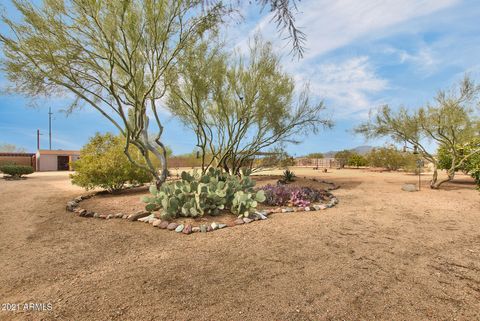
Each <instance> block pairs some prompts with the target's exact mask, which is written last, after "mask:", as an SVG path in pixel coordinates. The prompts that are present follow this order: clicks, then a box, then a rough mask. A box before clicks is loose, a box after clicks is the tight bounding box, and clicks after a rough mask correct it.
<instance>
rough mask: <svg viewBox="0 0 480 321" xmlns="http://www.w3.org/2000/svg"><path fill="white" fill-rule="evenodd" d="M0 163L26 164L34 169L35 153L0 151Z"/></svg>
mask: <svg viewBox="0 0 480 321" xmlns="http://www.w3.org/2000/svg"><path fill="white" fill-rule="evenodd" d="M0 165H26V166H32V167H33V169H34V170H36V160H35V154H32V153H0Z"/></svg>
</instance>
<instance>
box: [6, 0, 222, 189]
mask: <svg viewBox="0 0 480 321" xmlns="http://www.w3.org/2000/svg"><path fill="white" fill-rule="evenodd" d="M39 2H40V3H39ZM215 2H216V3H213V4H211V5H208V6H202V4H201V2H200V1H197V0H163V1H151V0H135V1H98V0H82V1H77V0H44V1H36V2H35V4H32V3H31V1H17V0H14V1H13V3H14V5H13V7H14V9H15V12H16V14H15V15H10V14H7V13H6V12H2V14H1V18H0V19H1V20H2V22H3V24H2V27H1V30H2V31H1V33H0V43H1V44H2V51H3V52H2V55H1V56H2V61H1V69H2V71H3V72H4V73H5V76H6V77H7V78H8V80H9V81H10V82H11V84H12V86H9V89H10V90H12V91H14V92H16V93H20V94H24V95H25V96H27V97H31V98H33V100H35V97H37V96H49V95H59V96H64V95H65V94H66V93H69V94H72V95H74V96H75V99H72V100H71V101H72V104H71V105H70V106H68V107H67V110H68V111H69V112H72V111H74V110H75V109H77V108H78V107H81V106H82V105H88V106H90V107H92V108H94V109H96V110H97V111H99V112H100V113H101V114H102V115H103V116H104V117H105V118H106V119H108V121H109V122H110V123H111V124H112V125H113V126H114V127H115V128H116V129H117V130H118V131H119V132H120V133H121V134H122V135H123V136H125V137H127V138H128V139H126V140H125V149H126V152H127V153H129V152H130V148H129V146H130V145H133V146H134V147H135V148H136V149H138V150H139V151H140V153H136V154H135V155H133V153H135V152H132V155H131V156H130V158H129V160H130V161H131V162H136V159H137V158H138V157H137V155H141V157H140V158H139V159H140V160H141V162H136V163H137V165H140V166H142V167H143V168H144V169H145V170H147V171H149V172H150V174H151V175H153V176H154V177H155V180H156V184H157V185H160V184H161V183H162V182H163V181H164V180H165V179H166V173H167V163H166V153H167V151H166V150H165V146H164V144H163V143H162V141H161V139H162V134H163V132H164V125H163V123H162V119H161V114H160V108H161V107H160V105H163V104H161V103H160V101H161V100H162V99H161V98H162V97H164V95H165V91H166V90H167V89H168V84H169V83H170V79H168V78H170V77H172V78H173V79H176V78H181V77H180V76H179V75H175V73H174V68H172V67H173V66H174V65H176V64H178V63H179V59H181V57H179V56H180V55H181V53H182V51H183V50H185V48H189V47H191V46H192V45H193V44H194V43H195V42H197V41H199V40H200V39H202V37H203V36H205V35H206V34H208V33H210V32H216V30H217V27H218V26H219V24H221V23H222V17H223V16H224V14H226V13H228V12H229V9H228V8H226V7H224V6H223V4H222V3H221V2H217V1H215ZM17 13H18V14H17ZM13 16H14V18H12V17H13ZM152 123H153V126H151V124H152ZM153 128H154V129H156V132H155V136H154V137H151V136H149V135H150V129H153ZM153 158H156V159H157V160H158V163H159V164H160V165H159V166H160V167H155V166H153V162H152V159H153Z"/></svg>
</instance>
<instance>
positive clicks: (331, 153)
mask: <svg viewBox="0 0 480 321" xmlns="http://www.w3.org/2000/svg"><path fill="white" fill-rule="evenodd" d="M374 148H375V147H374V146H369V145H363V146H357V147H355V148H351V149H349V150H350V151H352V152H355V153H358V154H360V155H365V154H368V153H369V152H370V151H371V150H372V149H374ZM338 152H340V151H339V150H332V151H329V152H326V153H322V154H323V156H324V157H325V158H330V157H334V156H335V154H336V153H338Z"/></svg>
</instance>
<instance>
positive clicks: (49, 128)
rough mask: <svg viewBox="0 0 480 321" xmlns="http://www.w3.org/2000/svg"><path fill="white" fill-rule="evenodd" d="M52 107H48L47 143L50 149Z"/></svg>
mask: <svg viewBox="0 0 480 321" xmlns="http://www.w3.org/2000/svg"><path fill="white" fill-rule="evenodd" d="M52 115H53V113H52V107H48V144H49V148H50V150H52Z"/></svg>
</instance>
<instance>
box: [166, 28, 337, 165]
mask: <svg viewBox="0 0 480 321" xmlns="http://www.w3.org/2000/svg"><path fill="white" fill-rule="evenodd" d="M213 42H214V41H213V40H211V41H210V42H209V43H208V44H207V43H206V42H205V43H202V44H200V45H199V46H196V47H194V48H193V47H192V48H190V49H189V50H186V51H184V54H185V55H184V58H183V59H182V63H181V64H179V65H178V70H177V71H176V72H175V74H178V75H180V77H178V79H177V81H176V82H175V83H173V82H172V86H171V87H170V92H169V99H168V103H167V106H168V109H169V110H170V111H171V112H172V113H173V114H174V115H176V116H178V117H179V118H180V119H181V120H182V121H183V122H184V124H185V125H186V126H188V127H189V128H191V129H192V130H193V131H194V132H195V134H196V136H197V139H198V141H197V146H198V148H199V149H200V151H201V154H202V160H203V162H202V163H203V165H202V169H203V170H204V171H205V170H206V169H207V168H208V167H210V166H215V167H220V168H222V169H224V170H225V171H228V172H230V173H232V174H237V173H238V172H239V170H240V168H241V167H243V166H246V165H245V164H247V163H248V162H249V161H251V159H252V158H253V157H255V155H257V154H258V153H259V152H261V151H265V150H267V149H271V148H273V147H275V146H279V145H281V144H284V143H297V142H298V137H299V136H301V135H303V134H307V133H309V132H317V130H318V129H319V128H320V127H322V126H329V125H330V121H328V120H326V119H325V118H323V117H322V111H323V110H324V108H325V107H324V104H323V102H320V103H318V104H312V103H311V101H310V98H309V95H308V91H307V89H305V90H303V91H301V92H300V93H299V95H298V97H295V85H294V81H293V79H292V77H291V76H289V75H288V74H286V73H285V72H284V71H283V70H282V69H281V66H280V62H279V58H278V57H277V56H276V55H275V54H274V53H273V52H272V48H271V45H270V44H269V43H264V42H262V41H261V40H260V39H259V38H258V37H256V38H255V40H254V42H253V44H252V46H251V49H250V54H249V56H248V57H247V58H245V57H237V58H233V59H232V58H230V57H231V55H229V54H228V53H225V52H223V51H222V50H221V45H218V44H217V45H214V46H212V45H211V44H212V43H213ZM203 155H210V156H211V157H210V159H208V160H207V159H205V157H204V156H203Z"/></svg>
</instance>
